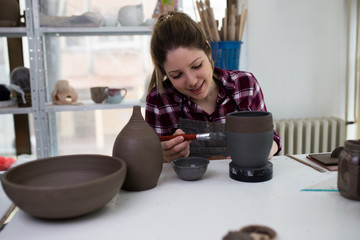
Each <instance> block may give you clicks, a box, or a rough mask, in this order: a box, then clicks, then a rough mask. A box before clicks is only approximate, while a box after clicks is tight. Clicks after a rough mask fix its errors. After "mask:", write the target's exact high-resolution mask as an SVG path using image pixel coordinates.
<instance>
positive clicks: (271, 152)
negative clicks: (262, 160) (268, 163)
mask: <svg viewBox="0 0 360 240" xmlns="http://www.w3.org/2000/svg"><path fill="white" fill-rule="evenodd" d="M278 149H279V147H278V145H277V143H276V142H275V141H274V140H273V144H272V147H271V150H270V154H269V157H268V159H270V158H272V157H273V156H274V154H275V153H276V152H277V151H278Z"/></svg>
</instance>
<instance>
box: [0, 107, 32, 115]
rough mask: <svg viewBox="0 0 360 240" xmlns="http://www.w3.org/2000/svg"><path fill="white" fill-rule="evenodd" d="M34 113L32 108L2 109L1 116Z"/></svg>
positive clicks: (0, 109) (0, 108) (0, 110)
mask: <svg viewBox="0 0 360 240" xmlns="http://www.w3.org/2000/svg"><path fill="white" fill-rule="evenodd" d="M28 113H32V108H31V107H23V108H20V107H0V114H28Z"/></svg>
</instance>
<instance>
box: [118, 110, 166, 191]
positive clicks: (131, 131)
mask: <svg viewBox="0 0 360 240" xmlns="http://www.w3.org/2000/svg"><path fill="white" fill-rule="evenodd" d="M113 156H115V157H119V158H121V159H123V160H124V161H125V162H126V163H127V175H126V178H125V182H124V184H123V186H122V189H123V190H127V191H143V190H148V189H151V188H154V187H155V186H156V185H157V182H158V180H159V177H160V173H161V170H162V166H163V155H162V149H161V144H160V140H159V137H158V136H157V135H156V133H155V132H154V130H153V129H152V128H151V127H150V126H149V125H148V124H147V123H146V122H145V120H144V118H143V116H142V114H141V108H140V106H134V107H133V113H132V115H131V117H130V120H129V122H128V123H127V124H126V125H125V127H124V128H123V129H122V130H121V132H120V133H119V135H118V136H117V138H116V140H115V143H114V147H113Z"/></svg>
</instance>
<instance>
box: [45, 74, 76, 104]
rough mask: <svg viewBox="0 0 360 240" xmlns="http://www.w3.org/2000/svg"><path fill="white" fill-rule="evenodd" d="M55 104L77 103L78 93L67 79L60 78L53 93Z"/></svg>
mask: <svg viewBox="0 0 360 240" xmlns="http://www.w3.org/2000/svg"><path fill="white" fill-rule="evenodd" d="M51 97H52V101H53V104H59V105H61V104H74V103H77V100H78V94H77V92H76V91H75V89H74V88H73V87H72V86H70V84H69V82H68V81H67V80H58V81H56V85H55V88H54V90H53V91H52V94H51Z"/></svg>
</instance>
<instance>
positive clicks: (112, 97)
mask: <svg viewBox="0 0 360 240" xmlns="http://www.w3.org/2000/svg"><path fill="white" fill-rule="evenodd" d="M126 94H127V89H126V88H109V89H108V95H107V102H108V103H111V104H119V103H121V101H122V100H123V98H124V97H125V96H126Z"/></svg>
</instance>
